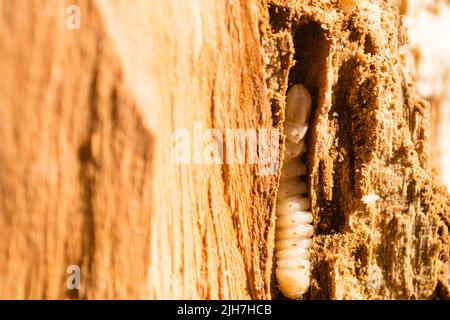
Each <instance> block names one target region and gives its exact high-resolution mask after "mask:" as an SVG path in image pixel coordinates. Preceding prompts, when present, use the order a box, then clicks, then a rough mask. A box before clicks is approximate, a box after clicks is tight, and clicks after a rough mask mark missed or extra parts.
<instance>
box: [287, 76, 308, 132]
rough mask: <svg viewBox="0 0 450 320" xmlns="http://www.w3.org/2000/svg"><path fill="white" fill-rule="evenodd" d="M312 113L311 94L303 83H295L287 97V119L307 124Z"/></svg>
mask: <svg viewBox="0 0 450 320" xmlns="http://www.w3.org/2000/svg"><path fill="white" fill-rule="evenodd" d="M310 113H311V95H310V94H309V91H308V89H306V88H305V87H304V86H303V85H301V84H296V85H293V86H292V88H291V89H290V90H289V92H288V94H287V97H286V121H289V122H292V123H295V124H302V125H303V124H307V123H308V120H309V115H310Z"/></svg>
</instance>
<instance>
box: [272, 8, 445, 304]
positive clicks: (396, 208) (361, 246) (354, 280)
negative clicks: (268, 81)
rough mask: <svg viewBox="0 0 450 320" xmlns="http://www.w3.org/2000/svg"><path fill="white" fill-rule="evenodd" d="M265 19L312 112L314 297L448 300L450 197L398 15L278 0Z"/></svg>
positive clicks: (310, 163)
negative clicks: (436, 165) (285, 41)
mask: <svg viewBox="0 0 450 320" xmlns="http://www.w3.org/2000/svg"><path fill="white" fill-rule="evenodd" d="M349 3H350V5H349ZM344 5H345V6H344ZM344 7H345V9H344ZM270 17H271V19H270V21H271V24H270V27H269V31H268V34H269V37H276V36H277V35H280V34H288V38H289V37H290V40H289V41H290V42H291V43H292V46H293V47H294V49H295V53H294V54H295V56H294V59H295V60H296V63H295V65H294V66H293V68H292V70H291V73H290V79H289V82H290V84H293V83H297V82H301V83H304V84H305V85H306V86H307V88H308V89H309V90H310V91H311V92H312V93H313V105H315V106H316V107H315V108H316V110H315V115H314V118H313V123H312V128H313V129H312V130H313V133H312V134H311V136H310V140H309V145H308V148H307V150H310V151H308V153H309V155H308V160H309V161H308V167H309V170H310V179H309V183H310V184H309V188H310V190H309V192H310V196H311V201H312V208H313V215H314V224H315V229H316V230H315V237H314V240H315V245H314V246H313V250H312V259H313V263H312V264H313V266H312V278H313V280H312V283H311V286H312V288H311V292H310V296H309V298H312V299H320V298H332V299H355V298H356V299H380V298H381V299H383V298H384V299H386V298H388V299H395V298H418V299H427V298H447V297H448V296H449V293H448V280H447V277H448V270H447V261H448V254H449V236H448V229H449V218H450V216H449V214H450V211H449V210H450V209H449V204H450V198H449V196H448V193H447V192H446V190H445V188H444V187H443V186H441V185H440V184H439V183H438V182H437V179H436V178H435V177H434V175H433V174H432V169H431V161H430V154H429V152H430V142H429V141H430V140H429V129H430V124H429V104H428V103H427V102H426V101H424V100H422V99H421V98H420V97H419V96H418V95H417V93H416V90H415V88H414V84H413V82H412V80H411V76H410V75H409V71H408V70H407V68H406V67H405V61H404V58H403V57H402V55H401V54H400V48H401V47H402V46H403V45H404V40H403V39H405V37H404V35H403V34H402V32H403V31H402V26H401V23H400V19H399V16H398V13H397V10H396V9H394V7H390V6H388V5H387V4H386V2H381V1H351V2H349V1H336V2H333V3H330V2H329V1H315V2H314V4H313V5H312V4H310V3H309V2H290V1H281V0H279V1H278V0H277V1H273V2H272V6H271V8H270ZM288 47H289V46H288ZM279 106H280V109H282V107H283V105H282V102H281V103H280V104H279Z"/></svg>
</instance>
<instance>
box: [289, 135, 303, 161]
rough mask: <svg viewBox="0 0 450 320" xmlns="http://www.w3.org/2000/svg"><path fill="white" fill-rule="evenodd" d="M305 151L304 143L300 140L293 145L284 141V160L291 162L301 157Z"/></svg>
mask: <svg viewBox="0 0 450 320" xmlns="http://www.w3.org/2000/svg"><path fill="white" fill-rule="evenodd" d="M305 151H306V147H305V142H304V141H303V140H302V141H300V143H298V144H297V143H293V142H290V141H286V151H285V156H284V160H285V161H286V160H292V159H295V158H298V157H301V156H302V154H303V153H304V152H305Z"/></svg>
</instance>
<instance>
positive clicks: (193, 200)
mask: <svg viewBox="0 0 450 320" xmlns="http://www.w3.org/2000/svg"><path fill="white" fill-rule="evenodd" d="M375 2H376V1H373V3H372V2H371V3H372V5H373V6H374V7H373V8H380V7H381V8H383V9H382V10H383V11H381V13H382V15H381V17H383V20H382V23H381V24H379V25H378V26H375V27H374V29H370V28H369V29H368V28H367V27H365V26H367V24H366V21H365V20H364V19H367V12H366V16H365V15H364V10H363V11H361V12H359V11H357V12H356V13H354V14H352V15H351V17H350V18H349V16H345V15H344V13H343V12H342V10H340V8H339V4H338V2H337V1H333V2H329V1H298V2H292V1H278V0H277V1H257V0H252V1H247V0H241V1H233V2H230V1H208V0H192V1H178V0H171V1H147V0H134V1H132V2H129V1H120V0H80V1H78V2H77V5H79V7H80V9H81V29H80V30H69V29H67V26H66V19H67V13H66V9H67V7H68V6H69V4H73V2H72V1H59V0H37V1H33V2H30V1H27V0H17V1H14V2H6V1H5V2H1V3H0V16H2V20H0V58H1V59H0V70H1V72H2V77H1V78H0V141H2V146H3V148H2V149H0V230H1V235H2V239H3V241H1V242H0V283H1V284H2V285H1V286H0V298H82V299H84V298H141V299H147V298H151V299H164V298H224V299H232V298H245V299H246V298H257V299H268V298H272V297H276V296H277V294H278V292H277V288H276V282H275V281H274V277H273V264H272V258H273V252H272V251H273V242H274V241H273V235H274V219H275V217H274V212H273V209H274V203H275V199H276V189H277V185H278V179H277V177H276V176H275V175H258V168H257V167H256V166H254V165H205V164H190V165H177V164H175V163H173V161H172V158H171V152H172V151H173V140H172V138H173V135H172V134H173V133H174V131H175V130H177V129H187V130H188V131H189V132H191V133H193V131H194V126H195V124H196V123H201V124H202V125H203V126H204V128H205V129H208V128H214V129H218V130H219V131H220V132H225V130H226V129H234V128H240V129H261V128H274V127H275V128H281V127H282V121H283V119H284V111H283V108H284V95H285V93H286V90H287V85H288V83H289V84H290V85H291V84H292V83H294V82H299V81H301V82H303V83H305V85H306V86H307V87H308V89H309V90H310V91H311V92H312V94H313V99H314V103H315V104H316V111H315V112H316V113H315V115H314V117H315V118H314V120H313V123H312V125H313V127H314V129H313V133H312V134H311V135H310V137H309V138H308V139H309V142H308V144H309V145H308V150H311V151H308V153H309V154H308V165H309V167H310V174H311V178H310V190H309V192H310V196H311V199H312V204H313V207H314V210H313V214H314V217H315V222H314V224H315V228H316V234H317V237H316V238H315V244H314V248H313V251H312V257H313V270H312V271H313V273H312V277H313V282H312V290H311V293H310V295H309V296H308V297H309V298H405V297H406V298H433V297H438V298H444V297H448V295H449V293H448V284H447V282H446V277H447V270H446V269H445V268H444V266H445V265H444V264H445V263H446V262H447V261H448V252H449V249H448V226H449V224H450V216H449V206H450V199H449V197H448V195H447V193H446V192H445V191H444V190H443V189H442V188H441V187H440V186H439V184H438V183H437V182H436V181H435V178H434V176H433V175H432V173H431V165H430V159H429V151H428V142H429V137H428V131H429V126H428V124H427V121H428V111H429V110H428V109H429V106H428V104H427V103H426V102H425V101H423V100H422V99H420V98H419V97H418V96H416V95H414V93H413V84H412V82H411V81H410V80H409V78H408V76H407V70H405V68H404V64H403V63H401V59H400V56H399V54H398V49H399V43H398V39H399V37H400V34H399V32H398V30H399V27H400V26H399V23H398V18H397V17H398V16H397V15H396V13H395V11H393V10H392V9H390V8H388V7H386V5H385V4H384V2H383V3H381V4H377V3H375ZM376 23H377V21H375V24H376ZM298 28H300V29H298ZM342 48H346V49H345V50H342ZM294 59H295V60H297V61H298V62H297V64H296V65H295V66H293V62H294ZM292 66H293V68H292V69H291V67H292ZM289 71H290V75H289V74H288V73H289ZM227 142H228V144H230V143H231V141H226V142H225V144H226V143H227ZM281 142H283V140H282V141H281ZM194 143H195V142H194ZM281 148H283V145H281ZM372 193H374V194H377V195H378V196H379V197H380V199H379V200H378V201H377V202H376V203H369V204H367V203H365V202H364V201H363V200H364V199H365V198H364V197H365V196H367V195H370V194H372ZM69 265H78V266H79V267H80V268H81V276H82V280H81V289H80V290H69V289H68V288H67V285H66V280H67V276H68V275H67V273H66V270H67V267H68V266H69ZM374 272H375V274H376V275H377V272H380V275H381V280H382V281H381V282H380V284H379V286H378V287H371V286H368V285H367V284H368V283H372V278H371V277H372V273H374ZM377 279H378V278H377ZM375 284H376V283H375Z"/></svg>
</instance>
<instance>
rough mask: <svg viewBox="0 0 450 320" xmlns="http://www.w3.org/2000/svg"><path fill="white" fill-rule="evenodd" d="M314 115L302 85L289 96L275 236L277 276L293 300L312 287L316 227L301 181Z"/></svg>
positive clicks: (289, 93)
mask: <svg viewBox="0 0 450 320" xmlns="http://www.w3.org/2000/svg"><path fill="white" fill-rule="evenodd" d="M310 113H311V95H310V94H309V91H308V90H307V89H306V88H305V87H304V86H303V85H301V84H296V85H294V86H293V87H292V88H291V89H290V90H289V92H288V94H287V97H286V120H285V124H284V131H285V135H286V152H285V162H284V165H283V169H282V171H281V178H280V187H279V190H278V196H277V209H276V213H277V223H276V233H275V251H276V254H275V256H276V276H277V281H278V285H279V288H280V290H281V292H282V293H283V295H284V296H286V297H287V298H290V299H298V298H300V297H301V296H302V295H303V294H304V293H305V292H306V291H308V288H309V281H310V262H309V249H310V248H311V244H312V236H313V234H314V228H313V226H312V224H311V223H312V220H313V217H312V214H311V211H310V201H309V199H308V198H307V197H306V196H304V194H306V193H307V186H306V183H305V182H304V181H302V180H301V179H300V177H301V176H303V175H305V174H306V172H307V169H306V166H305V164H304V163H302V160H301V156H302V155H303V153H304V152H305V151H306V145H305V141H304V140H305V135H306V132H307V130H308V121H309V117H310Z"/></svg>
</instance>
